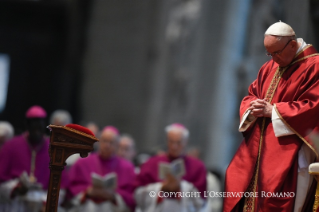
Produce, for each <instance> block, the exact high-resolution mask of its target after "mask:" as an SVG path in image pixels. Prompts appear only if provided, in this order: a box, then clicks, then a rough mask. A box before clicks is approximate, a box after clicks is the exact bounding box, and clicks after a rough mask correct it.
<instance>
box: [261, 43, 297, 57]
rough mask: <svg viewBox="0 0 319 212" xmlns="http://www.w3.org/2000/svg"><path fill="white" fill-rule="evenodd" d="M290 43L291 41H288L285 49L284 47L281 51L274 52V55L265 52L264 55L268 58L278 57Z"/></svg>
mask: <svg viewBox="0 0 319 212" xmlns="http://www.w3.org/2000/svg"><path fill="white" fill-rule="evenodd" d="M290 41H292V40H289V41H288V42H287V44H286V45H285V47H284V48H283V49H282V50H280V51H277V52H274V53H269V52H266V55H267V56H269V57H273V56H277V55H280V54H281V53H282V52H283V51H284V50H285V48H286V47H287V46H288V44H289V43H290Z"/></svg>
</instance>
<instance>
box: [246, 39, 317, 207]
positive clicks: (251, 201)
mask: <svg viewBox="0 0 319 212" xmlns="http://www.w3.org/2000/svg"><path fill="white" fill-rule="evenodd" d="M311 46H312V45H311V44H310V45H307V46H306V47H305V48H303V49H302V51H300V52H299V53H298V54H297V55H296V56H295V58H296V57H297V56H298V55H299V54H301V53H302V52H304V51H305V50H306V49H307V48H309V47H311ZM316 55H319V53H315V54H311V55H308V56H305V57H302V58H300V59H298V60H296V61H294V62H292V63H291V64H289V65H288V66H286V67H278V68H277V70H276V73H275V75H274V76H273V78H272V80H271V83H270V86H269V87H268V90H267V93H266V97H265V99H266V101H267V102H269V103H270V102H271V101H272V99H273V97H274V94H275V91H276V89H277V86H278V84H279V81H280V79H281V77H282V75H283V73H284V72H285V71H286V70H287V68H288V67H289V66H291V65H293V64H295V63H297V62H299V61H301V60H304V59H307V58H309V57H312V56H316ZM280 69H282V70H280ZM274 108H275V110H276V112H277V113H278V110H277V108H276V105H275V104H274ZM246 111H247V110H246ZM244 114H245V113H244ZM278 116H279V117H280V119H281V120H283V122H284V123H285V124H286V125H287V126H288V127H289V128H290V129H291V130H292V131H293V132H295V134H296V135H297V136H298V137H299V138H300V139H302V141H304V142H305V143H306V144H307V145H308V146H309V147H310V148H311V149H312V150H313V151H314V152H315V154H316V156H317V158H318V154H317V152H316V150H315V149H314V148H313V147H312V146H311V145H310V144H309V143H308V142H307V141H306V140H305V139H304V138H303V137H302V136H300V134H299V133H298V132H296V131H295V130H294V129H293V128H291V126H290V125H289V124H287V123H286V122H285V121H284V119H282V117H281V115H280V114H279V113H278ZM265 122H266V118H263V122H262V127H261V135H260V140H259V149H258V157H257V164H256V168H255V171H254V176H253V178H252V179H251V181H250V184H249V186H248V189H247V192H254V193H255V192H256V189H257V182H258V171H259V162H260V161H259V160H260V154H261V145H262V141H263V133H264V130H265ZM318 184H319V183H318ZM318 188H319V187H318ZM317 190H318V192H319V189H317ZM318 198H319V193H318ZM318 201H319V199H318ZM254 206H255V198H254V197H246V198H245V203H244V208H243V211H244V212H254V210H255V208H254Z"/></svg>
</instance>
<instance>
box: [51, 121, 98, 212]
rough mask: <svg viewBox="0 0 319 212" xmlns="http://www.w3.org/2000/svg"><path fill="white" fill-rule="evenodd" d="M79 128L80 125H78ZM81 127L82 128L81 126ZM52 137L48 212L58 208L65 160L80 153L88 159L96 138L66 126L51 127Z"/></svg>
mask: <svg viewBox="0 0 319 212" xmlns="http://www.w3.org/2000/svg"><path fill="white" fill-rule="evenodd" d="M78 126H79V125H78ZM79 127H81V126H79ZM48 128H49V129H50V131H51V135H50V149H49V154H50V165H49V168H50V183H49V189H48V195H47V203H46V212H56V211H57V208H58V200H59V192H60V182H61V173H62V171H63V169H64V167H65V165H66V163H65V160H66V159H67V158H68V157H69V156H70V155H72V154H76V153H80V156H81V157H82V158H84V157H87V156H88V153H89V152H91V151H92V150H93V144H94V143H95V142H96V141H98V139H97V138H96V137H94V136H93V135H90V134H88V133H85V132H83V131H80V130H76V129H73V128H70V127H66V126H56V125H49V126H48Z"/></svg>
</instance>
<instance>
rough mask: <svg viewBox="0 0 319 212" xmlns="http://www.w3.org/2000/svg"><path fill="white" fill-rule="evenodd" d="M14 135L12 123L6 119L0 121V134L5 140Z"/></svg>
mask: <svg viewBox="0 0 319 212" xmlns="http://www.w3.org/2000/svg"><path fill="white" fill-rule="evenodd" d="M13 135H14V129H13V127H12V125H11V124H10V123H9V122H7V121H0V136H1V137H2V136H3V137H4V138H5V140H10V139H11V138H12V137H13Z"/></svg>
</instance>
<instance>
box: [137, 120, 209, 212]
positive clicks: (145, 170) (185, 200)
mask: <svg viewBox="0 0 319 212" xmlns="http://www.w3.org/2000/svg"><path fill="white" fill-rule="evenodd" d="M166 132H167V145H168V151H167V153H166V154H164V155H160V156H155V157H153V158H150V159H149V160H148V161H147V162H146V163H145V164H143V165H142V167H141V171H140V173H139V175H138V176H137V179H136V183H135V186H136V190H135V195H134V196H135V199H136V203H137V206H138V207H139V208H140V209H141V211H143V212H161V211H163V212H164V211H199V210H200V209H201V208H202V207H203V204H204V199H205V197H204V191H205V190H206V174H207V172H206V168H205V166H204V164H203V163H202V162H201V161H200V160H198V159H196V158H193V157H189V156H186V155H185V154H184V150H185V147H186V144H187V139H188V135H189V132H188V130H187V129H186V128H185V127H184V126H183V125H181V124H172V125H169V126H167V127H166ZM177 159H181V160H182V161H183V162H184V167H185V174H184V176H182V177H181V179H178V178H176V177H174V176H172V175H170V174H168V175H166V178H165V179H164V180H162V179H160V177H159V166H160V164H161V163H171V162H173V161H175V160H177ZM191 193H192V194H193V196H192V197H188V194H191ZM150 194H155V195H150ZM166 194H169V195H170V194H173V195H170V196H169V197H166V196H167V195H166ZM175 194H176V195H175Z"/></svg>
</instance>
